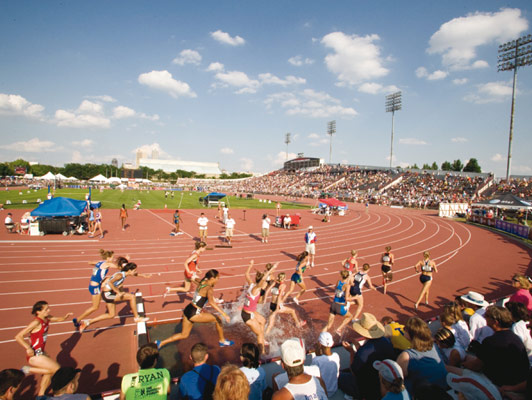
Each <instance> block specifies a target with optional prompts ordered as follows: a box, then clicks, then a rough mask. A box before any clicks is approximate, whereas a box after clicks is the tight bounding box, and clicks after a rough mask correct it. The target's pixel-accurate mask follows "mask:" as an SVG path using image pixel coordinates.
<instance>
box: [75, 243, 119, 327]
mask: <svg viewBox="0 0 532 400" xmlns="http://www.w3.org/2000/svg"><path fill="white" fill-rule="evenodd" d="M100 255H101V257H102V258H103V260H104V261H99V262H97V263H89V264H90V265H94V267H93V269H92V275H91V280H90V283H89V293H90V294H91V297H92V305H91V306H90V307H89V308H87V309H86V310H85V311H83V313H82V314H81V315H80V316H79V317H77V318H73V319H72V322H73V323H74V326H75V327H76V328H79V322H78V321H81V320H82V319H83V318H85V317H87V316H89V315H91V314H92V313H93V312H95V311H96V310H97V309H98V307H100V301H101V296H100V293H101V288H102V282H103V281H104V280H105V277H106V276H107V273H108V272H109V268H110V267H115V268H118V269H120V267H121V266H122V265H125V264H127V259H126V258H124V257H117V259H116V260H115V261H114V262H113V252H112V251H109V250H103V249H100Z"/></svg>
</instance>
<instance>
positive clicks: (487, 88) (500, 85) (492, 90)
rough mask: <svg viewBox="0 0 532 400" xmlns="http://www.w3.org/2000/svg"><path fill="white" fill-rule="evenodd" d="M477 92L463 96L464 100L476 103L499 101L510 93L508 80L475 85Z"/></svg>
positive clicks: (503, 99) (510, 85)
mask: <svg viewBox="0 0 532 400" xmlns="http://www.w3.org/2000/svg"><path fill="white" fill-rule="evenodd" d="M476 87H477V93H470V94H468V95H467V96H465V97H464V100H465V101H469V102H471V103H476V104H486V103H500V102H503V101H505V100H506V99H507V98H509V97H510V96H511V95H512V84H511V83H510V82H488V83H483V84H480V85H477V86H476Z"/></svg>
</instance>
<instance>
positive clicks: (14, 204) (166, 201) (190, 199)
mask: <svg viewBox="0 0 532 400" xmlns="http://www.w3.org/2000/svg"><path fill="white" fill-rule="evenodd" d="M88 193H89V190H88V189H71V188H67V189H57V190H56V191H55V192H54V196H55V197H58V196H62V197H70V198H72V199H77V200H85V195H87V194H88ZM172 193H173V194H174V197H173V198H172ZM47 194H48V189H39V190H34V189H25V190H19V189H10V190H0V204H4V208H5V209H10V208H11V209H13V208H19V209H34V208H35V207H37V206H38V203H37V200H38V199H41V200H42V201H44V200H46V196H47ZM206 194H207V193H203V192H185V191H173V192H168V197H165V191H164V190H136V189H133V190H131V189H128V190H124V191H121V190H119V189H105V190H100V189H93V190H92V200H93V201H101V202H102V207H103V208H107V209H113V208H120V207H121V206H122V204H125V206H126V208H127V209H131V208H133V206H134V205H135V204H136V203H137V201H138V200H140V201H141V202H142V206H141V207H142V208H148V209H163V208H169V209H177V208H184V209H192V208H204V207H203V205H202V204H201V203H200V202H199V198H200V197H203V196H205V195H206ZM8 200H9V201H10V202H11V204H7V203H8V202H7V201H8ZM24 201H25V203H24ZM222 201H225V202H226V204H228V205H229V207H230V208H235V209H244V208H250V209H251V208H259V209H269V208H272V209H275V205H276V202H274V201H272V202H271V203H270V202H268V201H259V200H258V199H247V198H240V197H236V196H227V197H225V198H224V199H223V200H222ZM281 204H282V207H283V208H287V209H298V208H301V209H308V208H310V206H308V205H306V204H301V203H298V202H288V201H283V202H281ZM165 205H166V207H165ZM211 207H217V206H216V205H213V206H211Z"/></svg>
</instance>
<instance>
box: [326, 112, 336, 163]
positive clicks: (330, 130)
mask: <svg viewBox="0 0 532 400" xmlns="http://www.w3.org/2000/svg"><path fill="white" fill-rule="evenodd" d="M335 133H336V121H329V122H328V123H327V135H329V136H330V137H331V141H330V144H329V164H330V163H331V161H332V137H333V135H334V134H335Z"/></svg>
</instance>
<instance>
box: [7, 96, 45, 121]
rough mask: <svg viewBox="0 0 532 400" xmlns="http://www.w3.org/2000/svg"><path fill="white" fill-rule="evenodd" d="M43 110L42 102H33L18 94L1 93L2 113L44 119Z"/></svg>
mask: <svg viewBox="0 0 532 400" xmlns="http://www.w3.org/2000/svg"><path fill="white" fill-rule="evenodd" d="M43 111H44V107H43V106H41V105H40V104H32V103H30V102H29V101H28V100H26V99H25V98H24V97H22V96H19V95H18V94H5V93H0V114H4V115H20V116H23V117H27V118H35V119H42V118H43V114H42V112H43Z"/></svg>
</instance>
